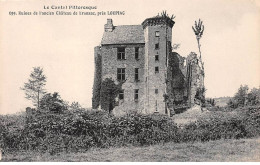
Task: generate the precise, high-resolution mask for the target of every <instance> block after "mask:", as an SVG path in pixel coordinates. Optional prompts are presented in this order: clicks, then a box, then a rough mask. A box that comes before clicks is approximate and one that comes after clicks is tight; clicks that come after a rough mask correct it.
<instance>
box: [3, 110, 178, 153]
mask: <svg viewBox="0 0 260 165" xmlns="http://www.w3.org/2000/svg"><path fill="white" fill-rule="evenodd" d="M31 115H33V116H32V117H31V120H29V121H28V122H27V123H25V124H24V128H19V129H18V128H17V129H14V130H12V131H11V130H9V128H10V126H7V125H5V124H4V123H1V125H0V126H1V127H0V128H1V130H3V131H2V132H3V133H2V132H1V133H2V134H3V135H1V141H3V143H2V144H4V145H3V146H1V147H2V148H3V149H4V150H5V151H14V150H33V151H39V152H48V153H50V154H55V153H58V152H71V151H72V152H77V151H84V150H88V149H89V148H91V147H110V146H125V145H128V144H131V145H137V146H142V145H150V144H157V143H165V142H168V141H171V139H176V138H175V136H176V134H177V126H176V124H174V123H173V121H172V120H171V119H170V118H168V117H167V116H165V115H140V114H130V115H127V116H122V117H114V116H110V115H109V114H108V113H107V112H106V111H94V110H92V111H85V110H79V111H77V112H76V111H65V112H64V113H61V114H57V113H53V112H51V111H50V112H48V111H36V113H35V114H31ZM13 125H16V123H13Z"/></svg>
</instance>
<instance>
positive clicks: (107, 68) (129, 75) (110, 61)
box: [101, 44, 145, 114]
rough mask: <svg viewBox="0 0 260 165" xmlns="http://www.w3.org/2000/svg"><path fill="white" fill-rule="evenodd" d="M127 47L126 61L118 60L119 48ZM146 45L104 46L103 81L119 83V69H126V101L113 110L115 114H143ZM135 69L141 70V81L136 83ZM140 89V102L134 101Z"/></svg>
mask: <svg viewBox="0 0 260 165" xmlns="http://www.w3.org/2000/svg"><path fill="white" fill-rule="evenodd" d="M118 47H125V56H126V59H125V60H118V59H117V48H118ZM135 47H139V60H136V59H135ZM144 53H145V52H144V44H126V45H103V46H102V47H101V54H102V80H105V79H106V78H112V79H113V80H114V81H115V82H117V83H118V81H117V68H125V70H126V81H125V82H124V83H123V85H122V89H123V90H124V100H119V105H118V106H116V107H115V108H114V110H113V112H114V113H115V114H124V113H128V112H130V111H139V112H142V110H143V108H144V105H143V100H144V98H143V97H144V89H143V86H144ZM135 68H139V73H138V74H139V81H137V82H136V81H135ZM135 89H139V92H138V94H139V98H138V101H135V100H134V90H135Z"/></svg>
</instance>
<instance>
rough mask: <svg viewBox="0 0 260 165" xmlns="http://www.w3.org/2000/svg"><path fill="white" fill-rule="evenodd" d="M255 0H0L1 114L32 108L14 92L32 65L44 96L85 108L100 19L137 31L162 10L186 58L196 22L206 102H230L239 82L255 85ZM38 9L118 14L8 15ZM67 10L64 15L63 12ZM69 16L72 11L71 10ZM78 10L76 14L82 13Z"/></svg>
mask: <svg viewBox="0 0 260 165" xmlns="http://www.w3.org/2000/svg"><path fill="white" fill-rule="evenodd" d="M256 2H257V1H254V0H211V1H209V0H193V1H191V0H168V1H161V0H144V1H140V0H55V1H54V0H49V1H47V0H38V1H32V0H31V1H29V0H26V1H11V2H10V1H8V2H6V1H4V0H0V26H1V28H0V67H1V68H0V92H1V93H0V114H7V113H9V114H10V113H15V112H20V111H24V109H25V107H27V106H31V102H30V101H27V100H26V99H25V98H24V92H23V91H21V90H20V87H22V86H23V84H24V82H26V81H27V80H28V78H29V74H30V72H31V71H32V68H33V67H34V66H41V67H43V68H44V73H45V75H46V76H47V85H46V89H47V90H48V92H59V93H60V95H61V97H62V98H63V99H64V100H67V101H69V102H72V101H78V102H79V103H80V104H81V105H83V106H84V107H91V98H92V85H93V75H94V52H93V50H94V47H95V46H97V45H99V44H100V42H101V39H102V34H103V31H104V24H105V23H106V19H107V18H112V19H113V23H114V25H137V24H141V23H142V21H144V20H145V19H146V18H148V17H153V16H155V15H157V13H159V12H161V11H162V10H167V12H168V13H169V14H170V15H171V14H174V15H175V16H176V18H175V25H174V27H173V31H172V34H173V38H172V42H173V43H179V44H181V46H180V48H179V49H178V50H177V52H178V53H179V54H180V55H182V56H185V57H186V56H187V55H188V54H189V53H190V52H191V51H193V52H198V48H197V41H196V38H195V35H194V33H193V31H192V28H191V26H192V25H193V24H194V21H195V20H198V19H199V18H201V19H202V20H203V23H204V25H205V31H204V35H203V37H202V38H201V45H202V46H201V51H202V59H203V61H204V62H205V72H206V77H205V85H206V89H207V91H206V96H207V97H221V96H233V95H234V93H235V92H236V90H237V89H238V88H239V86H240V85H241V84H247V85H249V87H250V88H252V87H258V86H259V85H260V73H259V71H260V30H259V29H260V5H259V4H256ZM44 5H46V6H47V5H86V6H88V5H95V6H97V10H95V11H105V12H106V11H125V15H124V16H109V15H103V16H10V15H9V11H31V12H33V11H43V10H44V9H43V6H44ZM67 11H68V10H67ZM71 11H72V10H71ZM81 11H82V10H81Z"/></svg>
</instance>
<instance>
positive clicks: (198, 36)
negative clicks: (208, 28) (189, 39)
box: [192, 19, 204, 77]
mask: <svg viewBox="0 0 260 165" xmlns="http://www.w3.org/2000/svg"><path fill="white" fill-rule="evenodd" d="M192 29H193V31H194V33H195V35H196V39H197V42H198V48H199V53H200V64H201V68H202V72H203V77H204V63H203V62H202V58H201V51H200V46H201V45H200V39H201V37H202V35H203V32H204V25H202V21H200V19H199V22H198V23H197V21H195V26H194V27H193V26H192Z"/></svg>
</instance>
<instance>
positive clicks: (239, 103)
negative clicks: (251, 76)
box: [228, 85, 260, 109]
mask: <svg viewBox="0 0 260 165" xmlns="http://www.w3.org/2000/svg"><path fill="white" fill-rule="evenodd" d="M248 91H249V88H248V86H247V85H244V86H243V85H241V86H240V87H239V89H238V91H237V93H236V94H235V95H234V97H233V98H231V99H230V100H229V102H228V106H229V107H230V108H233V109H235V108H238V107H243V106H247V105H258V104H259V103H260V88H258V89H257V88H253V89H252V90H251V91H250V92H248Z"/></svg>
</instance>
